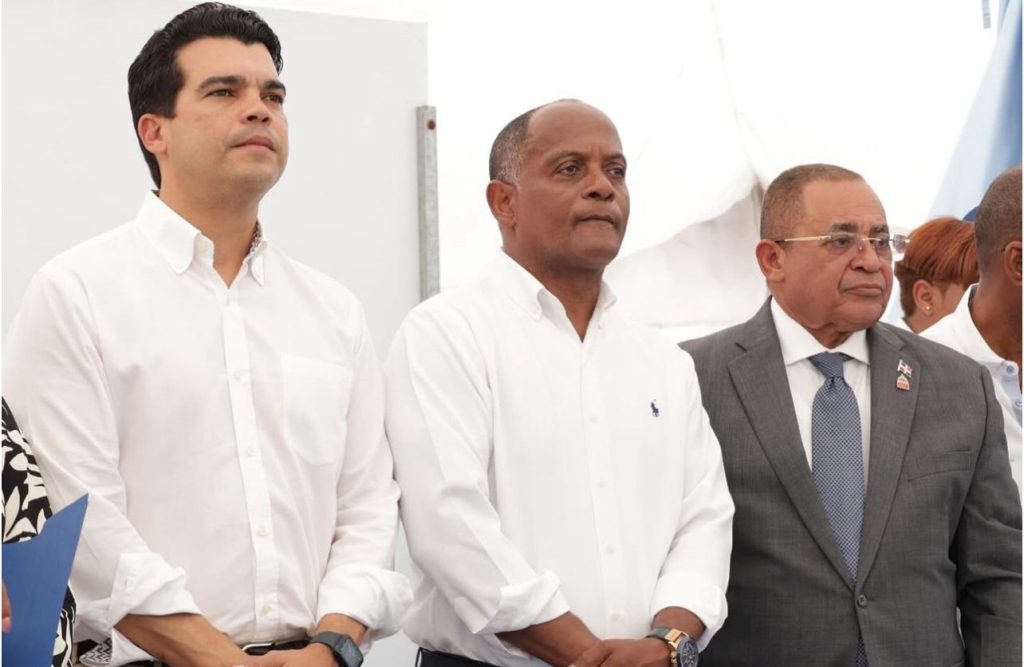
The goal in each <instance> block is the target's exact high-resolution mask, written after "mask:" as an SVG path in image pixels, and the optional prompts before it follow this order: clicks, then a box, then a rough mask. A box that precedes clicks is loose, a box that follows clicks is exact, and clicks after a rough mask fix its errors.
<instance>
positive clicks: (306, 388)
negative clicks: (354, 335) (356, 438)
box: [281, 354, 352, 465]
mask: <svg viewBox="0 0 1024 667" xmlns="http://www.w3.org/2000/svg"><path fill="white" fill-rule="evenodd" d="M281 384H282V393H283V400H284V405H283V417H284V434H285V439H286V442H287V444H288V446H289V447H290V448H292V450H293V451H295V452H297V453H298V455H299V456H300V457H301V458H302V459H303V460H304V461H306V462H307V463H310V464H312V465H326V464H330V463H335V462H337V461H338V460H339V459H341V457H342V455H344V453H345V435H346V432H347V422H346V414H347V412H348V401H349V396H350V394H351V391H352V369H351V368H350V367H348V366H344V365H342V364H338V363H334V362H330V361H321V360H319V359H312V358H309V357H301V356H297V355H292V354H282V355H281Z"/></svg>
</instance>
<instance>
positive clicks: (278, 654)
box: [237, 644, 338, 667]
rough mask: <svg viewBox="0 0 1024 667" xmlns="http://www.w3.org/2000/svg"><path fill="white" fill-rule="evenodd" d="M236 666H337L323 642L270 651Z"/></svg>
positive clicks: (332, 654) (331, 653) (332, 655)
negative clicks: (304, 646) (303, 646)
mask: <svg viewBox="0 0 1024 667" xmlns="http://www.w3.org/2000/svg"><path fill="white" fill-rule="evenodd" d="M237 667H338V663H337V662H336V661H335V660H334V653H333V652H332V651H331V649H330V648H328V647H327V646H324V645H323V644H310V645H309V646H307V647H306V648H301V649H297V650H294V651H270V652H269V653H267V654H266V655H261V656H259V657H254V658H253V659H252V660H250V661H249V662H246V663H244V664H242V665H238V666H237Z"/></svg>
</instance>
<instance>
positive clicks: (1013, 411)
mask: <svg viewBox="0 0 1024 667" xmlns="http://www.w3.org/2000/svg"><path fill="white" fill-rule="evenodd" d="M973 293H974V287H971V288H970V289H969V290H967V293H966V295H965V296H964V298H962V299H960V304H959V305H958V306H957V307H956V310H954V311H953V312H952V313H950V314H949V315H947V316H946V317H944V318H942V319H941V320H939V321H938V322H936V323H935V324H934V325H932V326H931V327H929V328H928V329H925V331H924V333H922V334H921V335H922V336H924V337H925V338H928V339H929V340H933V341H935V342H936V343H942V344H943V345H945V346H946V347H950V348H952V349H954V350H956V351H957V352H959V353H961V354H964V355H966V356H968V357H970V358H971V359H974V360H975V361H977V362H978V363H979V364H981V365H982V366H984V367H985V368H987V369H988V372H989V373H991V374H992V384H993V385H995V390H996V398H997V399H998V400H999V405H1000V406H1001V407H1002V409H1003V430H1004V431H1005V432H1006V448H1007V451H1008V453H1009V455H1010V472H1012V473H1013V480H1014V481H1015V482H1017V491H1018V492H1020V493H1021V494H1022V495H1024V487H1022V485H1021V479H1022V477H1021V458H1022V456H1021V450H1022V449H1024V444H1022V435H1021V391H1020V384H1018V383H1019V379H1018V375H1019V374H1020V369H1019V368H1017V364H1016V363H1014V362H1012V361H1008V360H1006V359H1003V358H1002V357H1000V356H999V355H998V354H996V353H995V352H994V351H993V350H992V348H990V347H989V346H988V343H986V342H985V339H984V338H982V336H981V332H980V331H978V327H977V326H976V325H975V324H974V318H972V317H971V304H970V302H971V295H972V294H973ZM15 417H17V415H15Z"/></svg>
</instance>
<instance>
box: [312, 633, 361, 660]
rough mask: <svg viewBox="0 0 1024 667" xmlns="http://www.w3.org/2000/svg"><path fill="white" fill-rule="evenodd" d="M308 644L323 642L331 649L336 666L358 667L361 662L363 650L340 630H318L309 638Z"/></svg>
mask: <svg viewBox="0 0 1024 667" xmlns="http://www.w3.org/2000/svg"><path fill="white" fill-rule="evenodd" d="M309 643H310V644H323V645H324V646H326V647H327V648H329V649H331V653H332V654H333V655H334V662H336V663H338V667H359V666H360V665H361V664H363V652H362V651H360V650H359V647H358V646H357V645H356V643H355V642H354V641H353V640H352V638H351V637H349V636H348V635H345V634H342V633H340V632H318V633H317V634H315V635H313V637H311V638H310V640H309Z"/></svg>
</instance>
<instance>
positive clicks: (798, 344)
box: [771, 299, 871, 489]
mask: <svg viewBox="0 0 1024 667" xmlns="http://www.w3.org/2000/svg"><path fill="white" fill-rule="evenodd" d="M771 309H772V319H773V320H774V321H775V331H776V332H777V333H778V335H779V343H780V345H781V347H782V362H783V363H784V364H785V365H786V378H787V379H788V380H789V391H790V393H792V394H793V409H794V410H795V411H796V423H797V426H798V427H799V428H800V440H801V442H802V443H803V446H804V453H805V454H806V455H807V465H808V466H810V467H811V468H812V469H813V464H812V462H811V459H812V457H811V411H812V409H813V407H814V395H815V394H817V393H818V390H819V389H821V386H822V385H823V384H824V383H825V376H824V375H822V373H821V371H819V370H818V368H817V367H816V366H815V365H814V364H813V363H811V360H810V357H812V356H814V355H815V354H818V353H820V352H841V353H843V354H848V355H849V356H850V357H852V358H851V359H847V360H846V363H845V364H843V379H845V380H846V384H848V385H850V388H851V389H853V395H854V397H855V398H856V399H857V407H858V408H860V439H861V443H862V445H863V450H864V488H865V489H866V488H867V484H868V454H869V453H870V447H871V380H870V376H871V374H870V372H869V367H870V366H871V363H870V360H869V359H868V340H867V334H866V332H864V331H856V332H854V333H853V334H851V335H850V337H849V338H847V339H846V340H845V341H843V342H842V343H840V344H839V345H838V346H836V347H835V348H833V349H831V350H830V349H827V348H826V347H825V346H824V345H822V344H821V343H819V342H818V339H816V338H815V337H814V336H813V335H811V332H809V331H808V330H807V329H805V328H804V327H803V325H801V324H800V323H799V322H797V321H796V320H794V319H793V318H792V317H790V316H789V315H787V314H786V311H784V310H783V309H782V307H781V306H780V305H779V303H778V302H777V301H776V300H775V299H772V305H771Z"/></svg>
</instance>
